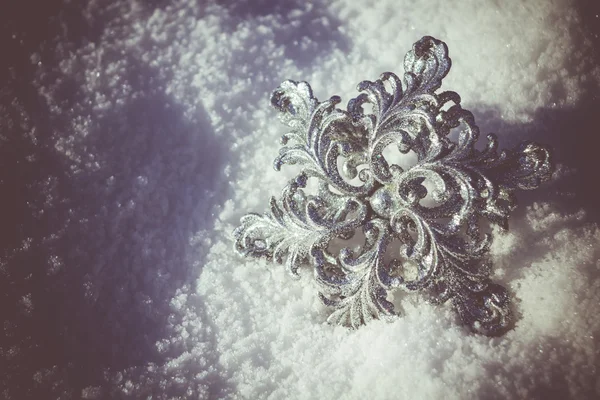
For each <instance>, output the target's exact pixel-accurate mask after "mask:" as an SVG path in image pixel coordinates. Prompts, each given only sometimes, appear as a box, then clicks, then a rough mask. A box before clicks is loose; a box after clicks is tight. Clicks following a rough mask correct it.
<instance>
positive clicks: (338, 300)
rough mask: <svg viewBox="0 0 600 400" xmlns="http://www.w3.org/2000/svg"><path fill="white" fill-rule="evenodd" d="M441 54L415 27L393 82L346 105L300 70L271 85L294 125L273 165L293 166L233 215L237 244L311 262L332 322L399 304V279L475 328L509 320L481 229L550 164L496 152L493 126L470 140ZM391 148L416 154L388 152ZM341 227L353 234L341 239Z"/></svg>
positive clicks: (530, 154) (544, 155)
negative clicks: (302, 78)
mask: <svg viewBox="0 0 600 400" xmlns="http://www.w3.org/2000/svg"><path fill="white" fill-rule="evenodd" d="M450 65H451V62H450V58H449V57H448V49H447V47H446V44H445V43H444V42H441V41H439V40H436V39H434V38H432V37H423V38H422V39H421V40H419V41H418V42H417V43H415V44H414V45H413V48H412V50H411V51H409V52H408V54H407V55H406V57H405V59H404V69H405V74H404V80H403V81H401V80H400V78H398V77H397V76H396V75H394V74H393V73H389V72H388V73H384V74H383V75H382V76H381V78H380V79H379V80H377V81H375V82H370V81H364V82H361V83H360V84H359V85H358V90H359V91H360V92H361V94H360V95H359V96H358V97H356V98H354V99H352V100H350V101H349V103H348V106H347V108H346V110H345V111H344V110H341V109H338V108H336V105H337V104H339V103H340V98H339V97H337V96H334V97H331V98H330V99H329V100H326V101H324V102H319V101H318V100H317V99H316V98H315V97H314V96H313V93H312V90H311V88H310V86H309V84H308V83H306V82H294V81H285V82H283V83H282V84H281V85H280V86H279V88H277V89H276V90H275V91H274V93H273V95H272V97H271V102H272V105H273V106H274V107H275V108H276V109H277V110H278V111H279V112H280V119H281V121H282V122H283V123H284V124H285V125H287V126H288V127H289V128H290V129H291V130H290V132H289V133H287V134H285V135H284V136H283V137H282V145H283V147H282V148H281V150H280V154H279V156H278V157H277V158H276V159H275V162H274V167H275V169H276V170H279V169H280V168H281V166H282V165H284V164H299V165H301V166H302V172H301V173H300V174H299V175H298V176H297V177H296V178H295V179H293V180H292V181H291V182H289V184H288V185H287V186H286V187H285V188H284V189H283V192H282V195H281V198H279V199H276V198H274V197H273V198H271V201H270V212H269V213H266V214H264V215H259V214H254V213H252V214H248V215H246V216H244V217H242V220H241V226H240V227H238V228H237V229H236V230H235V232H234V236H235V248H236V250H237V251H238V252H239V253H240V254H243V255H246V256H252V257H266V258H267V259H269V260H271V259H272V260H273V261H275V262H277V263H281V264H283V263H284V264H285V266H286V268H287V269H288V270H289V271H290V272H291V274H292V275H295V276H297V275H298V274H297V270H298V268H300V267H302V266H308V265H311V266H312V268H313V270H314V278H315V280H316V282H317V284H318V286H319V291H320V293H319V297H320V298H321V300H322V301H323V303H324V304H326V305H327V306H330V308H331V309H332V313H331V315H330V316H329V318H328V321H329V322H332V323H339V324H343V325H349V326H351V327H354V328H357V327H359V326H360V325H362V324H366V323H367V322H369V321H370V320H372V319H374V318H382V317H385V318H390V317H393V316H396V315H398V312H397V311H396V310H395V307H394V304H393V303H392V302H391V301H390V299H391V296H390V294H391V293H392V292H394V297H395V298H397V297H398V294H399V293H401V291H402V290H404V291H422V292H423V293H424V294H426V296H427V299H428V300H430V301H431V302H433V303H445V302H447V301H451V302H452V304H453V306H454V308H455V309H456V311H457V313H458V315H459V316H460V318H461V320H462V321H463V323H464V324H466V325H468V326H470V327H471V328H472V329H473V330H474V331H476V332H479V333H483V334H487V335H498V334H502V333H503V332H505V331H506V330H507V329H508V328H509V327H510V309H509V296H508V293H507V291H506V289H505V288H504V287H502V286H500V285H498V284H495V283H493V282H492V281H491V280H490V278H489V276H490V272H491V265H490V263H489V260H488V252H489V247H490V243H491V236H490V234H488V233H484V232H483V229H482V228H484V227H487V226H488V225H489V223H491V224H495V225H498V226H500V227H501V228H503V229H508V218H509V214H510V213H511V211H512V210H513V209H514V208H515V207H516V199H515V191H516V190H517V189H534V188H537V187H538V186H539V185H540V184H541V183H542V182H544V181H546V180H548V179H549V178H550V176H551V174H552V170H553V168H552V163H551V161H550V155H549V150H548V149H547V148H545V147H543V146H540V145H539V144H536V143H531V142H525V143H522V144H520V145H519V146H517V147H516V148H514V149H511V150H504V151H501V152H498V150H497V148H498V143H497V140H496V137H495V136H494V135H488V136H487V139H488V142H487V146H486V148H485V149H484V150H478V149H476V148H475V143H476V141H477V139H478V137H479V129H478V127H477V125H475V121H474V118H473V115H472V114H471V113H470V112H469V111H467V110H465V109H463V108H462V107H461V106H460V97H459V95H458V94H456V93H454V92H449V91H446V92H437V93H436V91H437V90H438V89H439V88H440V86H441V82H442V79H443V78H444V76H446V74H447V73H448V71H449V69H450ZM367 110H368V111H367ZM454 132H457V133H458V135H457V136H458V137H457V139H456V140H452V137H453V136H455V135H454ZM389 146H396V147H397V149H398V151H399V152H400V154H403V155H406V157H409V156H408V154H413V155H416V161H415V162H414V163H413V165H411V166H410V167H406V166H405V167H404V168H403V167H401V166H400V165H396V164H394V163H393V162H392V161H391V160H389V159H388V160H386V157H385V156H384V154H383V153H384V150H385V149H386V148H389ZM407 159H408V158H407ZM309 179H316V180H317V181H318V190H317V193H316V194H310V193H308V191H307V190H306V185H307V181H308V180H309ZM482 217H483V218H482ZM486 221H487V222H486ZM488 222H489V223H488ZM352 239H353V240H355V241H356V240H359V241H360V242H361V243H360V245H359V246H355V247H353V246H351V245H349V244H347V245H345V244H344V243H352ZM336 249H337V250H336Z"/></svg>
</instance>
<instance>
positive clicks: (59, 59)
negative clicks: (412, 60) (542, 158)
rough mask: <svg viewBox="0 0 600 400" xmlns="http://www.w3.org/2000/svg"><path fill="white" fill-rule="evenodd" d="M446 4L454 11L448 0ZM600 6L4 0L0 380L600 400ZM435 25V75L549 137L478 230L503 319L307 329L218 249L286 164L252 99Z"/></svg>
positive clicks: (395, 60) (321, 312)
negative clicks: (500, 216)
mask: <svg viewBox="0 0 600 400" xmlns="http://www.w3.org/2000/svg"><path fill="white" fill-rule="evenodd" d="M455 3H457V4H455ZM599 14H600V6H599V5H598V3H597V1H594V0H591V1H575V0H573V1H569V0H533V1H531V0H527V1H525V0H522V1H518V0H511V1H494V0H486V1H481V0H470V1H463V2H449V1H443V0H426V1H419V2H417V1H404V0H402V1H400V0H380V1H366V0H365V1H361V2H355V1H353V0H335V1H313V2H306V1H301V0H289V1H281V2H277V1H267V0H265V1H258V0H255V1H253V0H245V1H235V0H220V1H206V2H201V1H198V2H196V1H192V0H173V1H164V2H161V1H141V0H132V1H127V0H121V1H119V0H110V1H109V0H92V1H87V2H76V1H68V0H64V1H61V0H53V1H48V2H35V1H29V2H28V1H20V2H10V1H5V2H3V3H2V5H0V19H1V20H2V30H1V31H0V32H1V33H2V38H1V39H0V40H1V42H0V44H1V47H0V51H1V53H0V54H1V58H2V61H1V63H0V66H2V70H1V71H0V73H1V75H0V197H1V199H0V202H1V204H0V226H1V228H0V235H1V236H0V298H1V300H0V301H1V303H0V304H1V305H0V307H1V309H0V317H1V319H2V321H3V326H2V327H1V328H0V329H1V330H2V334H1V335H0V397H1V398H6V399H15V400H17V399H27V398H34V399H46V398H48V399H80V398H84V399H108V398H115V399H121V398H123V399H145V398H148V399H171V398H190V399H208V398H210V399H217V398H239V399H317V398H318V399H339V398H343V399H359V398H375V399H463V398H468V399H517V398H539V399H568V398H571V399H592V398H598V397H600V379H599V378H598V375H599V373H600V372H599V371H598V368H599V367H600V316H599V314H600V280H599V277H600V246H599V242H600V230H599V229H598V226H597V222H598V220H599V217H600V213H599V212H598V211H599V204H600V203H599V201H600V198H599V196H598V193H597V190H596V186H597V182H598V177H597V173H596V172H595V171H597V148H598V147H597V145H596V143H595V142H596V141H597V139H596V136H597V135H598V134H600V132H599V128H598V126H599V125H598V122H597V118H598V110H600V98H599V95H598V93H600V92H599V90H600V66H599V63H598V60H599V59H600V55H599V52H600V40H599V37H598V34H599V33H600V28H599V26H600V17H599ZM424 35H431V36H434V37H436V38H439V39H441V40H443V41H445V42H446V43H447V44H448V47H449V49H450V57H451V58H452V61H453V67H452V70H451V72H450V74H449V75H448V77H447V79H445V81H444V85H443V88H444V89H446V90H454V91H457V92H458V93H459V94H460V95H461V97H462V99H463V106H464V107H465V108H467V109H470V110H471V111H473V113H474V114H475V116H476V120H477V122H478V125H479V126H480V128H481V130H482V132H483V133H488V132H495V133H497V134H498V135H499V137H500V144H501V145H503V146H507V147H508V146H512V145H514V144H515V143H517V142H519V141H521V140H536V141H540V142H544V143H546V144H549V145H551V146H554V148H555V156H556V159H557V161H558V163H559V165H558V169H557V173H556V176H555V180H554V181H553V182H552V183H551V184H547V185H545V186H544V187H543V188H542V189H540V190H538V191H536V192H532V193H525V194H523V195H522V196H521V206H520V208H519V209H518V211H517V212H516V213H515V214H514V217H513V219H512V221H511V231H510V233H508V234H504V235H500V234H497V235H496V237H495V242H494V246H493V259H494V263H495V270H496V275H495V277H494V278H495V279H496V280H497V281H499V282H500V283H502V284H504V285H505V286H506V287H507V288H509V289H510V291H511V293H512V295H513V298H514V305H515V314H516V326H515V328H514V329H513V330H511V331H510V332H508V333H507V334H506V335H504V336H502V337H499V338H487V337H482V336H477V335H473V334H471V333H469V331H468V330H466V329H465V328H463V327H462V326H461V325H460V324H459V323H458V321H457V320H456V317H455V315H454V313H453V311H452V310H451V308H450V307H449V306H447V307H433V306H430V305H427V304H424V303H423V302H420V301H419V300H418V299H414V300H411V301H408V302H406V304H405V305H404V310H403V312H404V315H403V316H402V318H399V319H398V320H397V321H396V322H394V323H386V322H375V323H372V324H370V325H368V326H366V327H364V328H361V329H360V330H358V331H349V330H347V329H345V328H341V327H332V326H329V325H327V324H326V323H324V321H325V319H326V315H327V314H326V310H325V309H324V308H323V306H321V305H320V304H319V301H318V299H317V297H316V291H315V289H314V287H312V286H311V285H310V279H308V278H309V276H305V278H304V279H302V280H301V281H299V282H298V281H293V280H291V279H289V277H288V276H287V275H286V274H285V272H284V271H283V268H282V267H280V266H277V265H270V264H267V263H266V262H265V261H255V260H244V259H241V258H240V257H239V256H237V255H236V254H235V253H234V252H233V249H232V239H231V231H232V230H233V229H234V228H235V227H236V226H237V224H238V222H239V218H240V216H242V215H243V214H245V213H247V212H250V211H259V212H260V211H263V210H265V209H266V206H267V201H268V198H269V197H270V196H271V195H275V194H278V193H279V191H280V189H281V188H282V187H283V185H284V184H285V183H286V181H287V180H288V179H289V177H291V176H292V175H293V171H291V170H285V171H283V172H280V173H276V172H275V171H274V170H273V169H272V167H271V164H272V160H273V158H274V157H275V155H276V154H277V151H278V146H279V144H278V138H279V136H280V135H281V134H282V133H283V132H284V128H283V126H281V125H280V124H279V122H278V120H277V116H276V113H275V112H274V110H272V109H271V108H270V107H269V97H270V92H271V91H272V90H273V89H274V88H275V87H276V86H277V85H278V84H279V83H280V82H281V81H283V80H285V79H294V80H306V81H308V82H310V84H311V85H312V87H313V88H314V90H315V94H316V96H317V97H318V98H319V99H325V98H328V97H329V96H331V95H334V94H338V95H341V96H342V98H343V99H344V101H347V100H348V99H349V98H351V97H354V96H356V94H357V92H356V91H355V87H356V84H357V83H358V82H360V81H362V80H365V79H369V80H373V79H376V78H377V77H378V76H379V75H380V74H381V73H382V72H384V71H393V72H396V73H397V74H401V73H403V70H402V61H403V58H404V54H405V53H406V52H407V51H408V50H409V49H410V48H411V46H412V43H413V42H415V41H416V40H418V39H420V38H421V37H422V36H424Z"/></svg>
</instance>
